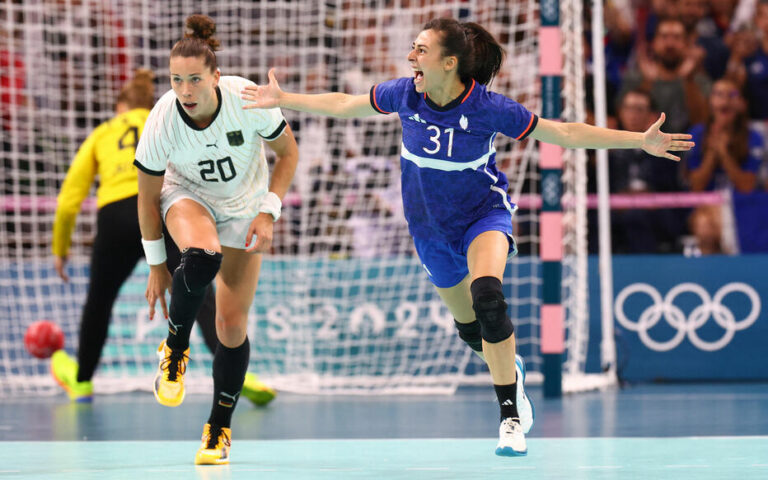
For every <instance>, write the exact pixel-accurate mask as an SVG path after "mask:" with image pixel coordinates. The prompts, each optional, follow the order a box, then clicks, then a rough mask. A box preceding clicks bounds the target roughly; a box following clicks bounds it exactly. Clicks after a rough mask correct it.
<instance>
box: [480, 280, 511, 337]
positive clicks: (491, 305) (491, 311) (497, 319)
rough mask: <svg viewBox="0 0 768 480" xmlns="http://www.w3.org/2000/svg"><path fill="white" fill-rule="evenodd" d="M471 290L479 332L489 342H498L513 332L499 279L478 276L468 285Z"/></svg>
mask: <svg viewBox="0 0 768 480" xmlns="http://www.w3.org/2000/svg"><path fill="white" fill-rule="evenodd" d="M469 289H470V291H471V292H472V309H473V310H474V311H475V317H476V318H477V321H478V322H479V323H480V334H481V335H482V337H483V339H484V340H485V341H486V342H489V343H499V342H502V341H504V340H506V339H508V338H509V337H510V336H512V334H513V333H514V332H515V327H514V326H513V325H512V321H511V320H510V319H509V317H508V316H507V302H505V301H504V293H502V291H501V281H500V280H499V279H498V278H496V277H480V278H478V279H477V280H475V281H474V282H472V285H470V287H469Z"/></svg>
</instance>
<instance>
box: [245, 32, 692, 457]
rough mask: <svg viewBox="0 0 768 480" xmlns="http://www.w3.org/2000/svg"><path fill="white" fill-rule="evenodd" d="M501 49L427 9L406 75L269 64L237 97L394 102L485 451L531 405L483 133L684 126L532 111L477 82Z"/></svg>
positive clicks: (507, 440)
mask: <svg viewBox="0 0 768 480" xmlns="http://www.w3.org/2000/svg"><path fill="white" fill-rule="evenodd" d="M503 56H504V51H503V49H502V48H501V46H500V45H499V44H498V42H496V40H495V39H494V38H493V36H492V35H491V34H490V33H488V32H487V31H486V30H485V29H483V28H482V27H481V26H480V25H478V24H475V23H462V22H458V21H456V20H454V19H448V18H441V19H436V20H432V21H430V22H429V23H427V24H426V25H425V26H424V29H423V30H422V31H421V32H420V33H419V35H418V36H417V37H416V40H415V41H414V43H413V46H412V50H411V52H410V53H409V54H408V62H409V63H410V65H411V68H412V69H413V72H414V75H413V77H409V78H400V79H396V80H391V81H388V82H384V83H380V84H378V85H375V86H374V87H373V88H372V89H371V91H370V94H369V95H346V94H342V93H325V94H320V95H303V94H293V93H287V92H283V91H282V90H280V87H279V85H278V83H277V81H276V80H275V76H274V73H273V71H270V73H269V84H268V85H266V86H261V87H257V86H249V87H246V88H245V89H244V91H243V98H244V99H245V100H249V101H251V102H252V103H251V104H250V105H248V106H247V107H245V108H273V107H282V108H289V109H294V110H300V111H305V112H312V113H319V114H324V115H332V116H335V117H343V118H349V117H365V116H370V115H375V114H377V113H380V114H388V113H394V112H397V114H398V115H399V116H400V120H401V122H402V126H403V143H402V147H401V162H400V163H401V168H402V184H403V185H402V191H403V204H404V205H403V206H404V212H405V216H406V219H407V220H408V226H409V230H410V232H411V235H412V236H413V239H414V243H415V246H416V250H417V252H418V254H419V258H420V259H421V262H422V264H423V266H424V269H425V271H426V272H427V275H429V278H430V280H431V281H432V283H433V284H434V285H435V287H436V288H437V291H438V293H439V294H440V297H441V298H442V299H443V301H444V302H445V304H446V305H447V306H448V308H449V309H450V311H451V313H452V314H453V315H454V317H455V319H456V327H457V328H458V332H459V336H460V337H461V338H462V339H463V340H464V341H465V342H467V344H469V346H470V347H472V349H473V350H475V351H476V352H478V353H479V354H480V355H481V356H483V358H484V359H485V361H486V363H487V364H488V367H489V369H490V372H491V377H492V379H493V383H494V388H495V390H496V393H497V396H498V400H499V405H500V409H501V425H500V427H499V443H498V446H497V448H496V454H498V455H507V456H517V455H525V454H526V453H527V447H526V443H525V436H524V433H527V431H528V430H529V429H530V428H531V426H532V424H533V411H532V410H533V409H532V407H531V405H530V401H529V400H528V399H527V397H526V395H525V392H524V391H523V387H522V384H523V379H524V371H525V370H524V365H523V363H522V359H520V358H519V357H516V355H515V336H514V326H513V324H512V322H511V320H510V319H509V317H508V316H507V304H506V302H505V300H504V295H503V294H502V288H501V280H502V278H503V274H504V269H505V267H506V263H507V257H508V256H509V255H510V254H514V253H515V242H514V239H513V237H512V213H513V212H514V210H515V208H516V207H515V205H514V204H513V203H512V202H511V200H510V198H509V196H508V195H507V179H506V177H505V175H504V174H503V173H502V172H499V171H498V169H497V168H496V163H495V149H494V146H493V141H494V138H495V137H496V135H497V133H499V132H500V133H502V134H504V135H507V136H509V137H512V138H515V139H517V140H522V139H524V138H526V137H532V138H535V139H538V140H541V141H545V142H549V143H554V144H558V145H561V146H564V147H571V148H642V149H644V150H645V151H646V152H648V153H651V154H653V155H657V156H662V157H666V158H669V159H672V160H679V159H678V158H677V157H676V156H674V155H672V154H670V153H667V151H680V150H688V149H690V148H691V146H692V145H693V144H692V143H691V142H687V141H684V140H686V139H688V138H690V137H689V136H688V135H668V134H664V133H661V132H660V131H659V127H660V126H661V124H662V123H663V121H664V114H662V116H661V118H659V120H658V121H657V122H656V123H655V124H654V125H653V126H651V127H650V128H649V129H648V131H646V132H644V133H634V132H624V131H617V130H608V129H604V128H597V127H592V126H589V125H586V124H581V123H559V122H553V121H549V120H545V119H540V118H539V117H538V116H536V115H535V114H533V113H531V112H529V111H528V110H526V109H525V108H524V107H523V106H522V105H520V104H518V103H517V102H515V101H514V100H511V99H509V98H507V97H505V96H503V95H499V94H496V93H493V92H489V91H488V90H486V85H488V84H489V83H490V82H491V80H492V79H493V77H494V76H495V75H496V73H498V71H499V69H500V68H501V64H502V60H503Z"/></svg>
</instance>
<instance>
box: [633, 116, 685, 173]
mask: <svg viewBox="0 0 768 480" xmlns="http://www.w3.org/2000/svg"><path fill="white" fill-rule="evenodd" d="M666 118H667V117H666V116H665V115H664V113H662V114H661V116H659V119H658V120H656V122H655V123H654V124H653V125H651V126H650V127H649V128H648V130H646V131H645V133H644V134H643V145H642V146H641V148H642V149H643V150H645V151H646V152H647V153H650V154H651V155H655V156H657V157H664V158H668V159H670V160H674V161H676V162H679V161H680V157H677V156H675V155H672V154H671V153H668V152H670V151H672V152H687V151H688V150H690V149H692V148H693V147H694V145H695V144H694V143H693V142H685V141H684V140H690V139H691V136H690V135H688V134H687V133H663V132H662V131H661V125H662V124H663V123H664V120H665V119H666Z"/></svg>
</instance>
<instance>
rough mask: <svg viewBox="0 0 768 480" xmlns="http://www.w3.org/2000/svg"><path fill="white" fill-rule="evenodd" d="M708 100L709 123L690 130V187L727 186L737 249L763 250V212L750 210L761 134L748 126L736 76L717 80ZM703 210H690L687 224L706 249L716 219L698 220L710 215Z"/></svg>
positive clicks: (754, 191)
mask: <svg viewBox="0 0 768 480" xmlns="http://www.w3.org/2000/svg"><path fill="white" fill-rule="evenodd" d="M709 103H710V110H711V113H710V115H709V118H708V119H707V122H706V123H704V124H700V125H696V126H695V127H693V128H692V129H691V132H690V133H691V135H692V136H693V139H694V141H695V142H696V146H695V147H694V148H693V150H691V151H690V152H689V153H688V155H687V157H686V164H687V167H688V181H689V182H690V186H691V190H693V191H695V192H700V191H706V190H720V189H728V190H731V193H732V195H731V196H732V197H733V216H734V219H735V229H736V236H737V238H738V244H739V248H740V250H741V251H743V252H747V251H750V252H752V251H764V249H765V248H766V245H765V243H766V242H765V240H764V239H763V238H762V237H763V235H762V233H761V232H762V231H764V230H765V228H763V225H762V222H763V220H762V218H764V214H763V210H762V209H760V208H758V209H757V210H754V208H755V205H754V203H755V201H759V198H757V195H758V194H757V192H756V189H757V173H758V170H759V168H760V156H759V152H760V151H761V150H762V145H763V140H762V137H761V136H760V135H759V134H758V133H757V132H756V131H755V130H753V129H751V128H749V124H748V118H747V113H746V105H745V102H744V99H743V97H742V95H741V93H740V91H739V88H738V86H737V84H736V82H735V81H734V80H731V79H728V78H724V79H721V80H718V81H717V82H715V84H714V86H713V87H712V94H711V95H710V101H709ZM757 207H759V205H758V206H757ZM702 208H705V207H699V208H697V209H696V211H694V214H693V218H692V220H691V222H690V223H691V225H690V226H691V228H692V233H693V234H694V235H695V236H696V237H697V238H698V239H699V240H700V242H702V243H700V244H699V248H700V249H701V251H702V253H705V250H706V249H707V247H706V245H709V244H710V243H711V241H710V240H711V239H708V237H707V235H708V234H709V233H708V232H710V230H711V228H710V227H711V225H717V223H718V222H714V223H713V222H712V221H709V222H706V221H704V220H700V219H699V218H698V217H699V216H710V217H711V215H712V214H711V212H702V211H701V210H702ZM753 212H756V213H753ZM710 224H711V225H710ZM702 232H703V233H702ZM707 242H709V243H707Z"/></svg>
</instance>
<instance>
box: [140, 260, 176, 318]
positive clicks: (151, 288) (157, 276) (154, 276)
mask: <svg viewBox="0 0 768 480" xmlns="http://www.w3.org/2000/svg"><path fill="white" fill-rule="evenodd" d="M171 283H172V279H171V274H170V272H168V268H167V267H166V266H165V263H162V264H160V265H159V266H158V265H152V266H150V267H149V278H148V279H147V291H146V293H145V294H144V296H145V297H146V298H147V303H148V304H149V319H150V320H152V319H153V317H154V316H155V305H156V304H157V302H158V301H160V307H161V308H162V310H163V316H164V317H165V318H166V320H167V319H168V304H167V303H166V301H165V292H170V291H171Z"/></svg>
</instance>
